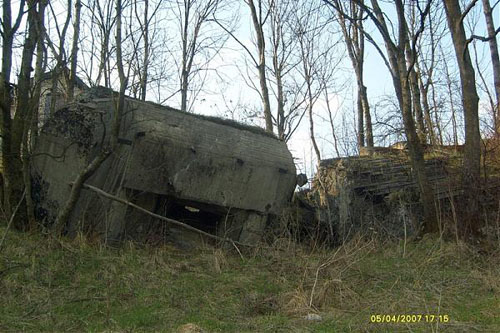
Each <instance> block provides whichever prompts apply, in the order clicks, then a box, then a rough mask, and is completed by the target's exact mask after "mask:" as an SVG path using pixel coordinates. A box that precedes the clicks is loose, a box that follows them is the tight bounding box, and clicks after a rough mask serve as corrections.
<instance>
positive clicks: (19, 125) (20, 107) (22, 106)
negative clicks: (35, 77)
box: [10, 0, 37, 228]
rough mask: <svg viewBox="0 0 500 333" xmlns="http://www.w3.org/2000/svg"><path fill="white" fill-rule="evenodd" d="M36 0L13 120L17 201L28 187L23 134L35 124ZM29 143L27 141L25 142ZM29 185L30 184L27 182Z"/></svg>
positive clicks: (21, 216)
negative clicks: (32, 87)
mask: <svg viewBox="0 0 500 333" xmlns="http://www.w3.org/2000/svg"><path fill="white" fill-rule="evenodd" d="M36 5H37V4H36V1H35V0H28V22H27V24H28V34H27V36H26V38H25V40H24V46H23V54H22V58H21V70H20V72H19V76H18V81H17V105H16V111H15V112H16V113H15V115H14V120H13V122H12V132H11V148H10V149H11V151H10V153H11V156H10V159H11V161H10V162H11V165H12V166H13V167H14V168H13V170H12V173H11V175H10V176H11V179H10V181H11V190H12V195H13V198H14V199H15V200H16V202H17V201H19V200H20V199H21V196H22V195H23V192H24V188H25V183H24V182H25V180H26V181H29V178H28V177H26V178H28V179H25V177H24V176H23V162H22V159H23V158H24V156H23V154H22V152H24V153H26V154H27V153H28V150H27V147H26V146H25V145H24V146H23V141H24V140H23V138H24V136H25V132H27V131H29V129H30V128H31V117H30V115H31V112H30V107H31V105H30V91H31V71H32V67H31V66H32V63H33V53H34V50H35V47H36V39H37V26H36V25H37V21H36V19H37V17H36V16H37V12H36V10H37V6H36ZM25 143H27V142H25ZM26 185H28V184H26ZM26 212H27V211H26V205H22V206H21V210H20V211H19V212H18V213H17V214H16V218H15V222H14V223H15V225H16V226H17V227H20V228H24V227H26V226H27V222H28V223H33V221H27V216H26Z"/></svg>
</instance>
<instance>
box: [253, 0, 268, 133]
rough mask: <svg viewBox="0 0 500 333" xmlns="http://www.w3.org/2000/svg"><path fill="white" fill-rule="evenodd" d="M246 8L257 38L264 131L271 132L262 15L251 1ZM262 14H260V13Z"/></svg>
mask: <svg viewBox="0 0 500 333" xmlns="http://www.w3.org/2000/svg"><path fill="white" fill-rule="evenodd" d="M258 1H259V12H260V10H261V6H262V2H261V1H262V0H258ZM247 3H248V6H249V7H250V13H251V15H252V22H253V26H254V29H255V34H256V36H257V49H258V52H259V63H258V65H257V70H258V72H259V83H260V89H261V98H262V106H263V107H264V119H265V121H266V131H267V132H270V133H272V132H273V117H272V114H271V103H270V101H269V89H268V87H267V79H266V43H265V39H264V30H263V24H264V23H263V22H261V20H262V17H261V16H262V15H258V14H257V9H256V8H255V4H254V1H253V0H248V2H247ZM261 14H262V13H261Z"/></svg>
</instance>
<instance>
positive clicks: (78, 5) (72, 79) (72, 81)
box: [67, 0, 82, 101]
mask: <svg viewBox="0 0 500 333" xmlns="http://www.w3.org/2000/svg"><path fill="white" fill-rule="evenodd" d="M81 9H82V2H81V0H76V2H75V22H74V24H73V45H72V47H71V68H70V71H69V82H68V88H67V91H68V100H69V101H72V100H73V99H74V97H75V85H76V66H77V64H78V43H79V42H80V41H79V39H80V17H81Z"/></svg>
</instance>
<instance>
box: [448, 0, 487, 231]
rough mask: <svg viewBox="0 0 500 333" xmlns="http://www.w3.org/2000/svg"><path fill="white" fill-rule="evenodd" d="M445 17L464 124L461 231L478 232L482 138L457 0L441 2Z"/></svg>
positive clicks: (476, 96) (477, 98)
mask: <svg viewBox="0 0 500 333" xmlns="http://www.w3.org/2000/svg"><path fill="white" fill-rule="evenodd" d="M443 2H444V6H445V11H446V18H447V20H448V26H449V28H450V31H451V37H452V40H453V46H454V49H455V55H456V58H457V63H458V68H459V72H460V83H461V88H462V104H463V109H464V123H465V152H464V162H463V175H462V178H463V183H464V186H465V193H466V200H467V206H468V207H467V212H466V213H467V214H466V215H468V216H465V215H464V221H463V230H462V232H464V233H468V232H473V233H477V232H478V228H479V225H478V221H477V217H478V216H477V214H478V200H479V198H478V194H479V191H478V188H479V186H478V185H479V183H480V165H481V137H480V133H479V116H478V103H479V97H478V94H477V90H476V80H475V72H474V66H473V64H472V61H471V58H470V54H469V50H468V47H467V44H468V43H467V38H466V36H465V30H464V26H463V20H462V19H461V17H462V11H461V9H460V4H459V1H458V0H444V1H443Z"/></svg>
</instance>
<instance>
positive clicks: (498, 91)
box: [483, 0, 500, 136]
mask: <svg viewBox="0 0 500 333" xmlns="http://www.w3.org/2000/svg"><path fill="white" fill-rule="evenodd" d="M483 12H484V18H485V20H486V29H487V30H488V39H489V40H488V43H489V45H490V54H491V65H492V68H493V81H494V83H495V95H496V98H497V104H496V117H495V119H496V124H495V131H496V135H497V136H500V60H499V56H498V43H497V38H496V32H495V24H494V22H493V13H492V10H491V4H490V1H489V0H483ZM497 18H498V17H497Z"/></svg>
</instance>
